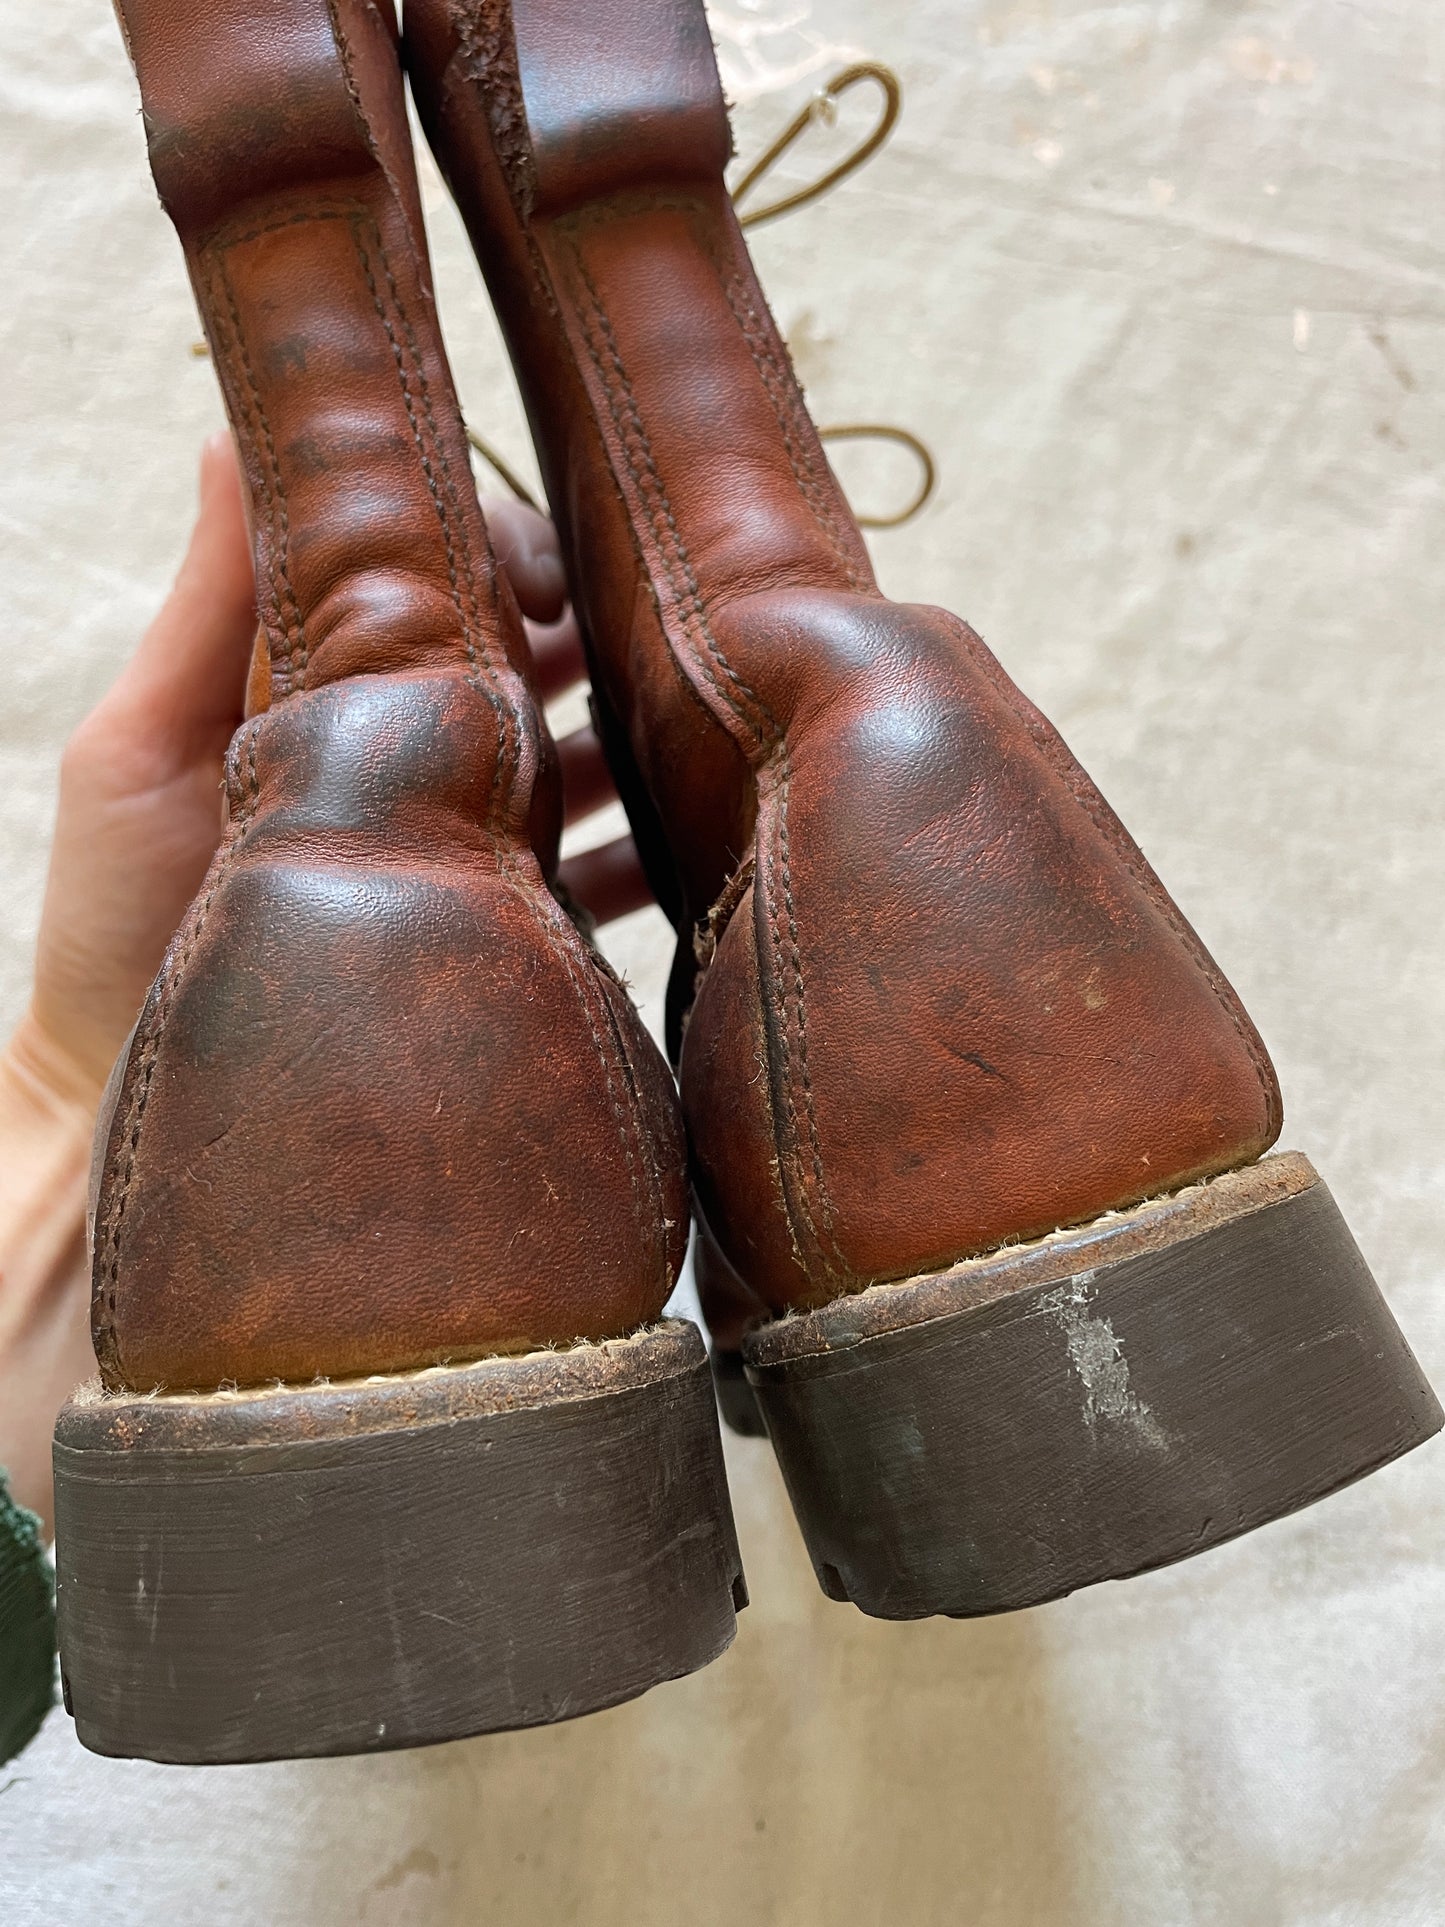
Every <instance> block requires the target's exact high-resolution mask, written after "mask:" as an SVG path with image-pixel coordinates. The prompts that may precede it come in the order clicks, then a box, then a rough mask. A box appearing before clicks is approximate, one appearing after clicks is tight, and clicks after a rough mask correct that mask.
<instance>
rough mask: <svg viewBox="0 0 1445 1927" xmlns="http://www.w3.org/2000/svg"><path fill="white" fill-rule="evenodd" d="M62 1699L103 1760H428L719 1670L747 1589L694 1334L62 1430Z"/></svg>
mask: <svg viewBox="0 0 1445 1927" xmlns="http://www.w3.org/2000/svg"><path fill="white" fill-rule="evenodd" d="M55 1485H56V1521H57V1566H58V1587H57V1606H58V1617H59V1632H60V1646H61V1664H62V1670H63V1674H64V1678H65V1685H66V1698H67V1704H68V1705H69V1706H70V1709H71V1711H72V1713H73V1714H74V1717H75V1721H76V1728H77V1731H78V1733H79V1736H80V1738H81V1740H82V1741H83V1742H84V1743H85V1744H86V1745H87V1746H89V1747H91V1748H93V1749H94V1750H95V1751H97V1752H103V1753H113V1754H135V1755H140V1756H143V1757H147V1758H152V1759H161V1760H179V1761H187V1762H205V1761H224V1760H256V1759H273V1758H284V1757H289V1756H294V1755H299V1754H324V1753H347V1752H363V1751H369V1750H372V1749H375V1748H380V1747H393V1746H413V1745H420V1744H424V1743H427V1742H430V1741H434V1740H443V1739H452V1738H457V1737H460V1736H462V1735H465V1734H470V1733H480V1732H491V1731H496V1730H499V1729H503V1728H508V1727H518V1726H532V1725H537V1724H542V1723H545V1722H548V1721H553V1720H560V1719H565V1718H570V1717H572V1716H575V1715H577V1714H580V1713H586V1712H591V1711H593V1710H595V1709H596V1708H598V1707H602V1706H609V1705H612V1704H615V1703H616V1702H617V1701H619V1700H624V1699H628V1698H631V1697H633V1696H634V1695H636V1694H638V1693H641V1692H644V1691H646V1690H647V1688H648V1687H650V1686H653V1685H656V1684H657V1683H658V1682H660V1681H662V1680H665V1679H670V1678H674V1677H677V1676H678V1675H680V1674H683V1673H687V1672H691V1671H693V1670H694V1669H695V1668H697V1667H699V1666H702V1665H705V1664H706V1663H707V1662H708V1661H709V1660H711V1659H713V1658H715V1657H716V1655H717V1654H718V1653H720V1652H721V1651H722V1650H723V1649H724V1648H725V1647H726V1646H727V1645H728V1643H729V1642H730V1641H731V1639H732V1636H733V1631H734V1621H735V1613H736V1610H737V1608H738V1607H739V1606H740V1605H741V1604H742V1603H743V1602H744V1601H745V1599H746V1592H745V1590H744V1587H743V1581H742V1573H741V1566H740V1562H739V1559H738V1551H737V1542H736V1538H735V1535H734V1531H733V1523H732V1515H731V1511H730V1508H729V1504H728V1495H727V1486H726V1480H725V1475H724V1471H723V1465H722V1455H721V1447H720V1441H719V1438H718V1429H717V1417H716V1412H715V1409H714V1403H713V1396H712V1381H711V1377H710V1374H709V1370H708V1365H707V1359H706V1355H705V1353H704V1350H703V1346H702V1341H701V1339H700V1337H699V1335H698V1333H697V1331H696V1330H695V1329H694V1327H692V1326H691V1325H687V1324H683V1323H680V1322H671V1321H670V1322H667V1323H664V1324H662V1325H659V1326H656V1327H653V1328H652V1329H651V1330H648V1331H645V1332H641V1333H638V1334H637V1335H636V1336H635V1337H632V1338H627V1339H619V1340H614V1341H610V1342H608V1343H604V1344H589V1345H577V1346H573V1347H572V1348H570V1349H568V1350H566V1351H558V1352H535V1353H531V1354H529V1355H527V1356H526V1357H522V1358H492V1359H483V1360H480V1361H478V1362H477V1363H474V1364H469V1365H460V1366H442V1367H437V1368H434V1369H432V1370H428V1371H421V1372H414V1373H408V1374H404V1375H399V1376H394V1377H378V1378H369V1379H361V1380H354V1381H348V1382H346V1383H344V1384H327V1383H326V1382H324V1381H318V1382H317V1383H316V1384H313V1385H309V1386H281V1387H276V1388H272V1389H269V1390H258V1391H250V1392H235V1393H224V1392H220V1393H215V1394H211V1395H207V1396H178V1397H154V1398H140V1397H132V1396H126V1395H119V1396H115V1395H107V1394H103V1393H101V1392H100V1391H99V1390H98V1389H95V1388H87V1390H86V1391H85V1392H83V1393H82V1394H80V1395H78V1396H77V1397H76V1398H75V1399H73V1400H72V1401H71V1402H70V1404H69V1405H67V1407H66V1408H65V1410H64V1412H63V1413H62V1414H61V1417H60V1421H59V1423H58V1425H57V1428H56V1441H55Z"/></svg>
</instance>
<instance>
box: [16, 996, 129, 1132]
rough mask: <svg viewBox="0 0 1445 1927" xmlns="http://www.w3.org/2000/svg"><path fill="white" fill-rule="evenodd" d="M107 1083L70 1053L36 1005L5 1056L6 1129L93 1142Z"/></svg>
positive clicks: (17, 1029) (32, 1005) (26, 1015)
mask: <svg viewBox="0 0 1445 1927" xmlns="http://www.w3.org/2000/svg"><path fill="white" fill-rule="evenodd" d="M104 1089H105V1081H104V1079H103V1078H102V1077H98V1076H97V1075H96V1073H95V1071H94V1069H92V1068H91V1067H90V1066H89V1065H88V1064H87V1063H85V1062H84V1061H83V1060H82V1058H81V1057H80V1056H79V1055H78V1054H77V1053H76V1052H75V1051H72V1050H69V1049H67V1047H66V1046H65V1044H64V1043H62V1042H61V1040H60V1038H59V1037H58V1036H57V1035H56V1032H55V1030H54V1028H53V1027H52V1026H51V1025H48V1024H47V1023H46V1022H45V1021H44V1019H43V1017H42V1016H41V1015H40V1013H39V1011H38V1009H37V1007H36V1005H35V1004H33V1003H32V1004H31V1005H30V1006H29V1008H28V1009H27V1010H26V1012H25V1015H24V1016H23V1017H22V1018H21V1019H20V1022H19V1023H18V1024H17V1025H16V1026H15V1029H14V1031H13V1032H12V1033H11V1036H10V1040H9V1042H8V1043H7V1044H6V1045H5V1047H4V1049H3V1050H0V1128H4V1127H5V1126H7V1125H8V1124H9V1123H10V1122H11V1121H12V1120H13V1121H14V1122H15V1123H16V1124H17V1125H18V1126H22V1127H29V1128H31V1129H37V1130H40V1131H42V1132H45V1133H46V1134H47V1135H52V1136H56V1137H59V1136H63V1135H64V1134H66V1133H67V1132H70V1133H77V1132H78V1133H79V1134H80V1136H82V1137H83V1138H85V1139H86V1140H87V1141H88V1140H89V1137H90V1134H91V1132H92V1131H93V1130H94V1128H95V1119H96V1114H97V1113H98V1111H99V1109H100V1100H101V1096H102V1093H103V1091H104Z"/></svg>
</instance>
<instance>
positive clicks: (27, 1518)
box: [0, 1468, 55, 1762]
mask: <svg viewBox="0 0 1445 1927" xmlns="http://www.w3.org/2000/svg"><path fill="white" fill-rule="evenodd" d="M54 1699H55V1591H54V1587H53V1586H52V1584H51V1578H50V1562H49V1560H48V1559H47V1558H46V1557H45V1547H44V1544H43V1542H42V1540H41V1537H40V1521H39V1520H38V1519H37V1518H36V1516H35V1514H34V1513H33V1512H27V1511H26V1510H25V1508H24V1506H21V1505H17V1504H16V1503H15V1501H14V1500H13V1499H12V1498H11V1496H10V1488H9V1486H8V1485H7V1484H6V1483H5V1473H4V1470H3V1468H0V1762H3V1761H5V1760H11V1759H13V1758H14V1757H15V1755H16V1754H17V1753H18V1752H19V1751H20V1749H21V1748H22V1747H25V1746H28V1745H29V1744H30V1742H31V1741H32V1740H33V1739H34V1738H35V1735H36V1734H37V1733H38V1732H39V1731H40V1723H41V1721H42V1720H43V1719H44V1718H45V1715H46V1714H47V1713H48V1712H49V1711H50V1708H51V1706H52V1704H53V1703H54Z"/></svg>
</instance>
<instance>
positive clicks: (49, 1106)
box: [0, 1012, 101, 1339]
mask: <svg viewBox="0 0 1445 1927" xmlns="http://www.w3.org/2000/svg"><path fill="white" fill-rule="evenodd" d="M100 1095H101V1092H100V1087H99V1086H97V1085H96V1083H95V1081H94V1079H93V1078H91V1077H90V1076H88V1075H87V1074H86V1072H85V1071H84V1070H83V1069H82V1067H80V1066H79V1065H77V1064H76V1063H75V1062H74V1060H73V1059H70V1058H69V1057H68V1056H67V1055H66V1053H65V1052H64V1051H63V1050H62V1049H61V1048H60V1047H59V1046H58V1045H56V1044H55V1043H54V1041H53V1039H51V1038H50V1037H49V1035H48V1034H47V1033H46V1031H45V1030H44V1027H43V1026H41V1025H40V1024H38V1023H37V1022H36V1021H35V1019H34V1017H33V1015H32V1014H31V1013H29V1012H27V1014H26V1016H25V1017H24V1018H22V1019H21V1022H20V1024H19V1025H18V1026H17V1028H16V1030H15V1032H14V1034H13V1036H12V1037H11V1038H10V1041H9V1043H8V1044H7V1045H6V1046H5V1048H4V1050H3V1051H0V1339H3V1337H4V1336H5V1334H6V1333H7V1332H8V1331H11V1330H13V1328H14V1324H15V1321H16V1320H17V1319H20V1320H23V1318H24V1316H25V1307H26V1306H27V1304H30V1303H33V1302H35V1301H37V1300H39V1299H40V1298H43V1297H44V1296H45V1295H46V1293H47V1291H48V1290H49V1288H50V1287H51V1286H52V1285H53V1283H54V1282H55V1279H56V1274H57V1273H58V1272H60V1271H63V1270H65V1269H68V1261H70V1260H71V1259H72V1258H73V1253H74V1249H75V1243H76V1239H77V1237H78V1235H79V1233H80V1231H81V1228H82V1226H83V1224H84V1218H85V1192H86V1180H87V1176H88V1173H89V1168H90V1156H91V1140H92V1138H93V1136H94V1132H95V1118H96V1112H97V1110H98V1109H99V1105H100Z"/></svg>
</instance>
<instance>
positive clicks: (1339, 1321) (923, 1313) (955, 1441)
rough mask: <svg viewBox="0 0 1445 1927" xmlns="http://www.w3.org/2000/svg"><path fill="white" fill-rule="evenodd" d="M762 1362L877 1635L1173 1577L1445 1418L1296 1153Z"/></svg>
mask: <svg viewBox="0 0 1445 1927" xmlns="http://www.w3.org/2000/svg"><path fill="white" fill-rule="evenodd" d="M744 1355H745V1357H746V1360H747V1369H748V1377H749V1379H750V1381H751V1382H752V1385H753V1388H754V1390H755V1391H756V1393H757V1398H758V1403H759V1405H760V1406H761V1408H762V1411H763V1414H764V1417H765V1418H766V1420H767V1426H768V1431H769V1433H770V1434H771V1436H772V1440H773V1444H774V1446H775V1447H776V1448H777V1454H778V1460H779V1463H780V1465H781V1467H782V1471H783V1476H784V1478H785V1480H786V1481H787V1486H788V1490H789V1493H790V1495H791V1497H792V1501H793V1506H794V1508H795V1510H796V1512H797V1515H798V1519H799V1521H800V1523H801V1525H802V1529H803V1535H804V1538H805V1539H806V1541H807V1545H808V1551H809V1554H810V1555H811V1558H812V1561H813V1566H814V1570H815V1571H816V1573H817V1575H818V1579H819V1582H820V1584H821V1585H822V1587H823V1590H824V1591H825V1592H826V1593H828V1594H829V1596H830V1597H832V1598H835V1599H851V1600H852V1601H853V1603H854V1604H855V1605H856V1606H858V1607H860V1608H861V1609H862V1610H863V1611H864V1612H866V1613H872V1614H874V1615H875V1616H877V1617H878V1618H882V1619H915V1618H922V1617H924V1616H926V1615H928V1614H931V1613H941V1614H946V1615H949V1616H952V1617H969V1616H972V1615H974V1614H979V1613H992V1612H1003V1611H1007V1610H1009V1609H1011V1608H1014V1607H1020V1606H1032V1605H1036V1604H1038V1603H1039V1602H1041V1601H1043V1600H1046V1599H1056V1598H1059V1597H1061V1596H1062V1595H1063V1594H1065V1593H1068V1592H1072V1591H1073V1590H1074V1589H1075V1588H1076V1587H1078V1586H1087V1585H1091V1584H1093V1583H1094V1582H1095V1581H1097V1580H1101V1579H1122V1578H1124V1577H1126V1576H1127V1575H1129V1574H1130V1573H1135V1572H1141V1571H1144V1570H1146V1569H1148V1568H1149V1567H1152V1566H1161V1565H1166V1564H1168V1563H1169V1562H1171V1561H1173V1560H1176V1559H1182V1558H1185V1557H1186V1556H1187V1555H1189V1554H1190V1553H1195V1552H1202V1551H1204V1550H1205V1549H1206V1548H1207V1547H1209V1546H1214V1545H1218V1544H1220V1543H1221V1542H1222V1541H1223V1540H1226V1539H1232V1538H1234V1537H1235V1535H1236V1534H1238V1533H1242V1532H1247V1531H1249V1530H1250V1528H1251V1527H1253V1526H1258V1525H1262V1524H1264V1523H1265V1522H1266V1521H1267V1520H1270V1519H1276V1518H1280V1517H1282V1516H1283V1515H1284V1514H1285V1513H1288V1512H1293V1511H1295V1510H1296V1509H1297V1508H1298V1507H1300V1506H1304V1505H1308V1504H1310V1503H1311V1501H1313V1500H1315V1499H1320V1498H1323V1497H1324V1496H1325V1495H1326V1494H1327V1493H1330V1492H1334V1491H1336V1490H1337V1489H1338V1488H1339V1487H1341V1486H1343V1485H1347V1484H1349V1483H1350V1481H1351V1480H1353V1479H1357V1478H1360V1477H1361V1476H1363V1474H1365V1473H1367V1472H1370V1471H1372V1470H1373V1469H1374V1468H1375V1467H1377V1466H1380V1465H1383V1464H1385V1463H1386V1461H1388V1460H1390V1459H1393V1458H1397V1457H1398V1456H1399V1455H1400V1454H1401V1453H1403V1452H1408V1451H1409V1450H1410V1449H1411V1447H1413V1446H1416V1445H1419V1444H1421V1443H1422V1442H1423V1441H1424V1440H1425V1439H1427V1438H1429V1437H1430V1436H1431V1435H1432V1434H1433V1433H1434V1432H1436V1431H1438V1430H1439V1428H1440V1425H1441V1420H1442V1414H1441V1409H1440V1406H1439V1404H1438V1402H1437V1400H1436V1398H1435V1395H1434V1393H1433V1392H1432V1391H1431V1389H1430V1386H1429V1385H1428V1383H1427V1382H1426V1380H1425V1378H1424V1376H1423V1374H1422V1373H1421V1371H1420V1368H1419V1366H1418V1365H1417V1364H1416V1362H1415V1359H1414V1357H1413V1356H1412V1354H1411V1352H1410V1350H1409V1347H1408V1346H1407V1345H1406V1343H1405V1341H1404V1338H1403V1337H1402V1336H1401V1334H1400V1331H1399V1328H1398V1327H1397V1326H1396V1324H1395V1321H1394V1319H1393V1317H1392V1316H1391V1314H1390V1311H1389V1308H1388V1307H1387V1305H1386V1304H1385V1301H1384V1299H1383V1298H1382V1297H1381V1295H1380V1292H1379V1289H1378V1287H1377V1286H1376V1284H1375V1282H1374V1280H1373V1278H1372V1277H1371V1276H1370V1273H1369V1270H1368V1268H1367V1267H1366V1265H1365V1262H1364V1260H1363V1258H1362V1257H1361V1256H1360V1253H1359V1250H1358V1249H1357V1247H1356V1245H1355V1242H1354V1240H1353V1238H1352V1237H1351V1236H1350V1233H1349V1229H1348V1227H1347V1226H1346V1224H1345V1222H1344V1220H1343V1218H1342V1217H1341V1216H1340V1213H1339V1211H1338V1210H1337V1208H1336V1206H1335V1204H1334V1201H1333V1199H1332V1198H1331V1197H1330V1194H1329V1192H1328V1191H1327V1189H1326V1188H1325V1186H1324V1185H1323V1184H1322V1183H1321V1182H1320V1180H1319V1178H1318V1176H1317V1174H1316V1173H1315V1171H1314V1170H1313V1168H1312V1167H1311V1165H1310V1164H1309V1162H1308V1160H1307V1159H1305V1158H1303V1157H1301V1156H1299V1155H1298V1154H1297V1153H1292V1154H1287V1155H1284V1156H1279V1157H1272V1158H1266V1159H1265V1160H1263V1161H1262V1162H1261V1163H1259V1164H1256V1165H1252V1166H1250V1167H1248V1168H1247V1169H1245V1170H1242V1171H1237V1172H1234V1173H1231V1174H1229V1175H1227V1176H1225V1177H1221V1178H1216V1179H1214V1180H1212V1181H1211V1182H1209V1183H1207V1184H1200V1185H1195V1186H1192V1187H1190V1189H1189V1190H1187V1191H1183V1192H1180V1193H1179V1194H1177V1195H1176V1196H1174V1197H1172V1198H1167V1199H1163V1200H1161V1201H1159V1202H1156V1203H1153V1204H1148V1205H1144V1206H1141V1207H1139V1208H1138V1209H1136V1210H1132V1211H1125V1212H1116V1213H1110V1214H1109V1215H1108V1216H1106V1217H1104V1218H1101V1219H1098V1220H1096V1221H1095V1222H1094V1223H1093V1224H1090V1225H1086V1226H1082V1227H1080V1228H1079V1229H1077V1230H1073V1231H1065V1232H1058V1233H1055V1234H1053V1235H1052V1236H1050V1237H1048V1238H1044V1239H1042V1240H1040V1241H1039V1242H1037V1243H1035V1244H1032V1245H1025V1246H1018V1247H1014V1248H1005V1249H1003V1250H1000V1251H997V1252H994V1253H992V1254H990V1255H989V1256H987V1257H984V1258H977V1259H972V1260H969V1261H968V1262H966V1263H963V1264H960V1265H956V1266H954V1267H953V1268H952V1269H951V1270H949V1271H947V1272H942V1273H937V1274H934V1275H932V1276H929V1277H924V1278H915V1279H910V1280H908V1281H906V1282H904V1283H901V1284H893V1285H878V1286H874V1287H873V1288H872V1289H871V1290H868V1291H865V1292H862V1293H861V1294H859V1295H858V1296H857V1297H854V1298H847V1299H842V1300H839V1301H836V1302H835V1303H833V1304H831V1305H829V1306H827V1307H825V1308H824V1309H822V1310H820V1311H815V1312H811V1313H807V1314H804V1315H801V1316H796V1317H789V1318H783V1319H780V1320H778V1321H777V1322H776V1323H774V1324H772V1325H768V1326H764V1327H762V1328H761V1329H759V1330H758V1331H756V1332H754V1333H753V1334H751V1335H750V1336H749V1338H748V1339H747V1340H746V1341H745V1345H744Z"/></svg>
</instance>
